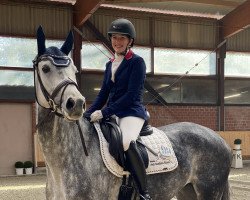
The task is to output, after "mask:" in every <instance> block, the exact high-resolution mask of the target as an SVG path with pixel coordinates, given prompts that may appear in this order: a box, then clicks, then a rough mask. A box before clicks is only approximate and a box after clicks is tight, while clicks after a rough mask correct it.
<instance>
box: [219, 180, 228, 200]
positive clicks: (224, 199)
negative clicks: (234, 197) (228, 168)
mask: <svg viewBox="0 0 250 200" xmlns="http://www.w3.org/2000/svg"><path fill="white" fill-rule="evenodd" d="M221 200H230V185H229V181H228V180H227V182H226V184H225V188H224V191H223V195H222V198H221Z"/></svg>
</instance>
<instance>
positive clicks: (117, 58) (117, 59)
mask: <svg viewBox="0 0 250 200" xmlns="http://www.w3.org/2000/svg"><path fill="white" fill-rule="evenodd" d="M123 59H124V56H123V55H118V54H116V53H115V59H114V61H113V62H112V67H111V72H112V76H111V80H112V81H113V82H115V73H116V71H117V69H118V67H119V66H120V64H121V62H122V60H123Z"/></svg>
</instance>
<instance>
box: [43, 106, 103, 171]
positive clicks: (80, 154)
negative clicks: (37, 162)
mask: <svg viewBox="0 0 250 200" xmlns="http://www.w3.org/2000/svg"><path fill="white" fill-rule="evenodd" d="M44 117H47V119H46V120H45V121H44V123H43V124H42V125H41V126H40V128H39V140H40V143H41V145H42V149H43V152H44V156H45V160H46V163H47V165H48V167H49V168H50V169H51V170H55V169H56V170H57V171H56V173H60V172H62V171H68V172H69V173H71V172H70V171H71V170H73V169H75V168H78V169H79V168H81V169H82V170H84V171H86V170H85V169H84V168H86V167H88V166H91V165H92V164H93V163H91V162H94V160H95V159H97V160H98V158H100V153H99V150H98V141H97V138H96V137H93V135H92V136H91V135H90V130H89V127H90V126H89V124H88V122H86V121H85V120H83V119H81V120H80V121H79V122H80V126H81V130H82V133H83V136H84V139H85V143H86V146H87V150H88V151H89V152H91V154H92V155H90V156H91V158H92V159H86V156H85V154H84V150H83V146H82V143H81V139H80V133H79V129H78V127H77V124H76V123H75V122H67V121H66V120H65V119H63V118H60V117H58V116H55V115H54V114H51V115H49V116H47V111H46V110H44V109H41V110H39V120H43V119H44ZM93 154H95V155H93ZM51 173H55V171H52V172H51Z"/></svg>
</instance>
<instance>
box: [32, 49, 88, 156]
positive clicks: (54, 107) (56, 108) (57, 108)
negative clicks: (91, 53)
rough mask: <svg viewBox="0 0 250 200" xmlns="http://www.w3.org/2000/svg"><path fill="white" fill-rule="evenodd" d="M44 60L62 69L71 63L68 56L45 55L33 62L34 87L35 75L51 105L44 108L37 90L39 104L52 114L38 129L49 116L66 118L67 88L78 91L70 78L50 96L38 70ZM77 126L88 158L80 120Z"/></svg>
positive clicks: (59, 85) (77, 121) (60, 84)
mask: <svg viewBox="0 0 250 200" xmlns="http://www.w3.org/2000/svg"><path fill="white" fill-rule="evenodd" d="M53 58H59V59H61V60H64V61H65V62H63V63H56V62H55V61H54V59H53ZM42 60H50V61H51V62H52V64H53V65H55V66H60V67H68V66H69V64H70V62H71V59H70V58H69V57H68V56H56V55H51V54H44V55H42V56H37V57H36V58H35V59H34V60H33V67H34V86H35V88H36V80H35V77H36V76H35V73H36V75H37V79H38V81H39V84H40V88H41V91H42V93H43V96H44V98H45V99H46V101H47V103H48V105H49V108H46V107H44V106H42V105H41V104H40V103H39V101H38V98H37V94H36V89H35V96H36V101H37V103H38V104H39V105H40V106H41V107H43V108H45V109H49V110H50V112H48V114H47V115H46V116H45V117H44V118H43V119H42V120H41V121H40V122H39V123H38V124H37V125H36V128H38V127H39V126H40V125H41V124H42V123H43V122H44V121H45V119H46V118H47V117H48V115H50V114H51V113H54V114H55V115H57V116H59V117H62V118H65V117H64V115H63V112H62V98H63V95H64V92H65V90H66V88H67V87H68V86H69V85H74V86H75V87H76V88H77V89H78V85H77V83H76V82H75V81H73V80H71V79H70V78H69V77H68V79H65V80H63V81H62V82H60V83H59V84H58V85H57V86H56V87H55V89H54V90H53V92H52V94H50V93H49V92H48V91H47V90H46V88H45V86H44V84H43V82H42V79H41V76H40V72H39V70H38V63H39V62H40V61H42ZM61 90H62V92H61V97H60V101H59V104H57V103H55V97H56V96H57V95H58V93H59V92H60V91H61ZM85 110H86V103H85ZM76 124H77V127H78V130H79V132H80V138H81V141H82V145H83V150H84V152H85V155H86V156H88V151H87V148H86V145H85V140H84V137H83V133H82V130H81V126H80V124H79V120H76Z"/></svg>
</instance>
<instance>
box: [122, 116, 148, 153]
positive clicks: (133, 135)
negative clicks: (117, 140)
mask: <svg viewBox="0 0 250 200" xmlns="http://www.w3.org/2000/svg"><path fill="white" fill-rule="evenodd" d="M117 121H118V125H119V127H120V129H121V132H122V143H123V149H124V151H127V150H128V148H129V145H130V142H131V141H136V139H137V138H138V136H139V134H140V131H141V128H142V126H143V124H144V122H145V120H144V119H142V118H139V117H133V116H129V117H123V118H118V120H117Z"/></svg>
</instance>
